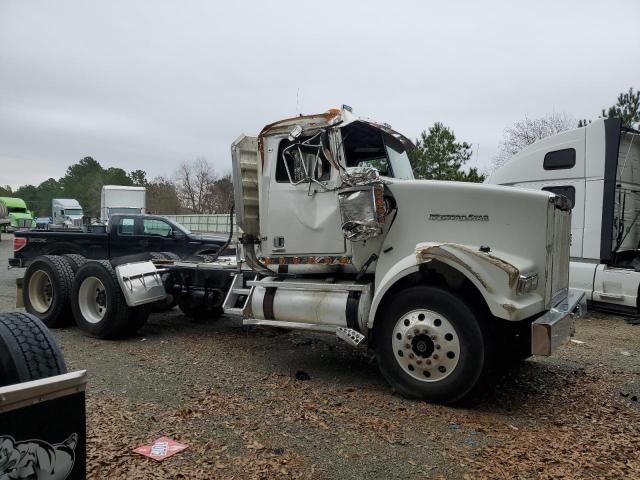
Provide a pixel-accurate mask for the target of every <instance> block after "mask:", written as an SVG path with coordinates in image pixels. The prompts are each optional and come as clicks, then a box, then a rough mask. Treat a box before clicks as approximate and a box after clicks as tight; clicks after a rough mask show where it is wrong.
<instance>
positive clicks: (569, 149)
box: [486, 118, 640, 314]
mask: <svg viewBox="0 0 640 480" xmlns="http://www.w3.org/2000/svg"><path fill="white" fill-rule="evenodd" d="M486 183H493V184H499V185H511V186H518V187H526V188H532V189H537V190H546V191H549V192H553V193H556V194H561V195H564V196H566V197H567V198H569V200H570V201H571V203H572V204H573V210H572V218H571V221H572V223H571V250H570V255H571V263H570V285H571V287H572V288H574V289H578V290H581V291H583V292H585V293H586V295H587V300H588V302H589V303H590V304H591V306H592V307H594V308H598V309H603V310H608V311H614V312H618V313H623V314H638V289H639V287H640V271H639V270H640V218H639V216H640V131H638V130H635V129H633V128H629V127H625V126H623V125H622V122H621V120H620V119H618V118H610V119H599V120H596V121H595V122H593V123H591V124H589V125H587V126H586V127H584V128H577V129H575V130H570V131H566V132H562V133H559V134H557V135H554V136H551V137H547V138H545V139H542V140H540V141H538V142H535V143H534V144H532V145H530V146H528V147H527V148H525V149H523V150H522V151H521V152H519V153H518V154H517V155H515V156H514V157H513V159H512V160H511V161H510V162H509V163H507V164H506V165H504V166H503V167H501V168H500V169H498V170H497V171H496V172H495V173H493V174H492V175H491V176H490V177H489V178H488V179H487V180H486Z"/></svg>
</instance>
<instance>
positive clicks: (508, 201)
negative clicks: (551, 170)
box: [388, 180, 552, 265]
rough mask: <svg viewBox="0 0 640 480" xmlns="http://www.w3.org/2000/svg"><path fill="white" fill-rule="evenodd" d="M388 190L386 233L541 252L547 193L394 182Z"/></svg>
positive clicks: (463, 184) (522, 252)
mask: <svg viewBox="0 0 640 480" xmlns="http://www.w3.org/2000/svg"><path fill="white" fill-rule="evenodd" d="M388 188H389V190H390V191H391V192H392V193H393V195H394V197H395V199H396V202H397V204H398V215H397V218H396V220H395V222H394V225H393V227H392V229H391V230H392V231H396V232H402V231H406V232H407V235H406V236H407V237H408V238H412V241H413V240H414V239H416V238H421V237H423V238H422V239H420V240H419V241H425V240H428V241H430V242H451V241H455V242H456V243H460V244H467V245H483V246H488V247H490V248H491V249H493V250H501V251H505V252H511V253H514V254H517V253H518V252H519V253H520V255H522V256H523V257H527V256H528V255H529V254H530V252H532V250H540V249H542V250H544V249H545V245H546V229H547V209H548V204H549V197H550V196H552V195H551V194H550V193H548V192H543V191H537V190H525V189H520V188H515V187H502V186H493V185H486V184H478V183H466V182H443V181H435V180H393V182H392V183H390V184H389V185H388ZM409 232H411V234H409ZM390 233H391V232H390ZM415 243H417V242H415ZM415 243H414V245H412V246H411V248H412V249H413V248H414V247H415ZM541 254H542V255H543V256H544V255H545V254H546V253H545V252H541ZM543 265H544V263H543Z"/></svg>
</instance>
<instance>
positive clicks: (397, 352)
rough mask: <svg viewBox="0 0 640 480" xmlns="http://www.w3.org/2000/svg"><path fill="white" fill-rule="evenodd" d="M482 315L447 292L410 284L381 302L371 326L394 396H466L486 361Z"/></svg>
mask: <svg viewBox="0 0 640 480" xmlns="http://www.w3.org/2000/svg"><path fill="white" fill-rule="evenodd" d="M481 321H482V319H481V318H479V317H477V316H476V315H474V313H473V312H472V311H471V309H470V308H469V307H468V306H467V305H466V304H465V303H464V301H463V300H462V299H461V298H459V297H458V296H456V295H455V294H453V293H452V292H450V291H447V290H444V289H442V288H438V287H432V286H424V285H420V286H415V287H411V288H408V289H406V290H403V291H400V292H398V293H397V294H395V295H394V296H393V297H392V298H391V299H389V300H388V301H387V302H386V304H385V305H384V306H383V309H382V311H381V312H380V315H379V316H378V319H377V320H376V326H375V330H374V335H375V345H376V357H377V360H378V366H379V368H380V371H381V372H382V375H383V376H384V377H385V378H386V380H387V381H388V382H389V383H390V384H391V386H392V387H393V388H394V389H395V390H396V391H398V392H399V393H400V394H402V395H404V396H406V397H410V398H419V399H423V400H429V401H433V402H438V403H453V402H456V401H459V400H461V399H462V398H464V397H465V396H466V395H468V394H469V393H470V392H471V391H472V390H473V388H474V387H475V386H476V384H477V383H478V381H479V380H480V378H481V375H482V373H483V370H484V368H485V366H486V364H487V354H488V352H487V342H486V339H487V338H488V336H487V335H486V334H485V333H483V328H482V327H481V323H480V322H481Z"/></svg>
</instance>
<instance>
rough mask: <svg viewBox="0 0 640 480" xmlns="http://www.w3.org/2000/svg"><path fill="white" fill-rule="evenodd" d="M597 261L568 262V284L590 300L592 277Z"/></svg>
mask: <svg viewBox="0 0 640 480" xmlns="http://www.w3.org/2000/svg"><path fill="white" fill-rule="evenodd" d="M597 266H598V264H597V263H590V262H579V261H571V263H570V264H569V286H570V287H571V288H573V289H574V290H580V291H581V292H584V293H585V294H586V296H587V300H589V301H591V300H592V294H593V278H594V274H595V270H596V267H597Z"/></svg>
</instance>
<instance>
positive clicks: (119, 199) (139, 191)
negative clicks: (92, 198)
mask: <svg viewBox="0 0 640 480" xmlns="http://www.w3.org/2000/svg"><path fill="white" fill-rule="evenodd" d="M146 209H147V190H146V188H144V187H125V186H123V185H105V186H103V187H102V192H101V194H100V219H101V220H102V221H103V222H105V223H107V222H108V221H109V217H111V215H113V214H115V213H121V214H143V213H146Z"/></svg>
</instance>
